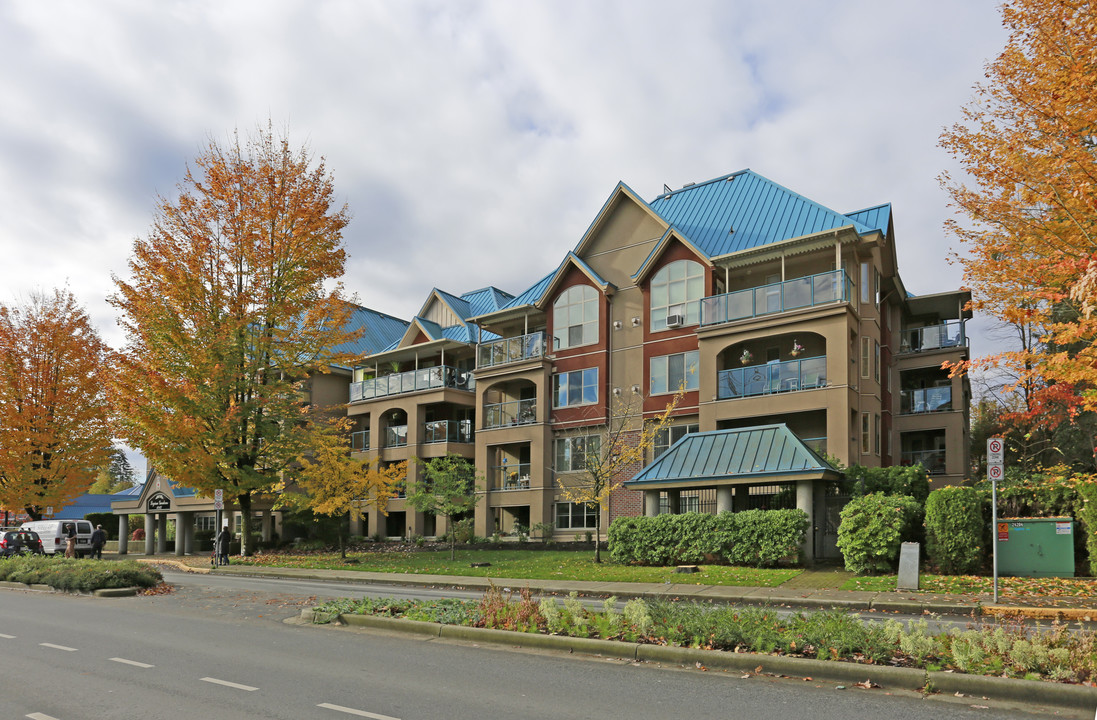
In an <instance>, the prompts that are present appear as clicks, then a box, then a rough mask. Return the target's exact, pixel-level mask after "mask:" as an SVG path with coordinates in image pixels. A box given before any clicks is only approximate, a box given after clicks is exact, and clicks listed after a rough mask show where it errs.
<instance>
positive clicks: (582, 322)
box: [552, 285, 598, 350]
mask: <svg viewBox="0 0 1097 720" xmlns="http://www.w3.org/2000/svg"><path fill="white" fill-rule="evenodd" d="M596 342H598V291H597V290H595V289H594V288H592V287H591V286H590V285H573V286H571V287H569V288H568V289H567V290H565V291H564V292H563V293H562V294H561V295H560V297H558V298H557V299H556V302H555V303H554V304H553V306H552V347H553V349H554V350H566V349H567V348H573V347H579V346H580V345H590V344H592V343H596Z"/></svg>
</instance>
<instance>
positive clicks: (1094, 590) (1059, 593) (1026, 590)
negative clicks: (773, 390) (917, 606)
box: [842, 575, 1097, 599]
mask: <svg viewBox="0 0 1097 720" xmlns="http://www.w3.org/2000/svg"><path fill="white" fill-rule="evenodd" d="M895 577H896V576H895V575H876V576H873V577H855V578H852V579H850V580H848V581H846V583H845V584H844V585H843V586H842V589H843V590H869V591H886V590H894V589H895ZM918 585H919V589H918V591H917V592H924V593H954V594H958V595H983V594H987V595H989V594H990V593H993V592H994V579H993V578H991V577H984V576H977V575H922V576H921V577H920V578H919V582H918ZM998 594H999V596H1004V597H1008V598H1018V599H1024V598H1026V597H1078V598H1084V597H1097V582H1095V581H1094V580H1093V578H1024V577H1000V578H998Z"/></svg>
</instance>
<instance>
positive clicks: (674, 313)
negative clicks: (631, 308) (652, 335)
mask: <svg viewBox="0 0 1097 720" xmlns="http://www.w3.org/2000/svg"><path fill="white" fill-rule="evenodd" d="M704 296H705V268H704V267H703V266H702V265H701V264H700V263H696V262H693V261H692V260H675V261H674V262H672V263H670V264H669V265H666V266H664V267H662V268H660V269H659V271H658V272H657V273H655V275H654V276H653V277H652V278H651V329H652V331H653V332H656V331H659V330H666V329H668V328H674V327H683V326H686V325H696V324H698V323H699V322H700V321H701V302H700V301H701V298H702V297H704Z"/></svg>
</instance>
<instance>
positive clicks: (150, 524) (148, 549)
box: [145, 513, 156, 555]
mask: <svg viewBox="0 0 1097 720" xmlns="http://www.w3.org/2000/svg"><path fill="white" fill-rule="evenodd" d="M145 554H146V555H155V554H156V516H155V515H153V514H152V513H145Z"/></svg>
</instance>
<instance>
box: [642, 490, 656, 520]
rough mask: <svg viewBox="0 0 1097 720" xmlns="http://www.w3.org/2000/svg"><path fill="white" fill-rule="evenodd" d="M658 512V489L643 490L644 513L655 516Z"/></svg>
mask: <svg viewBox="0 0 1097 720" xmlns="http://www.w3.org/2000/svg"><path fill="white" fill-rule="evenodd" d="M658 514H659V491H658V490H645V491H644V515H646V516H647V517H655V516H656V515H658Z"/></svg>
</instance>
